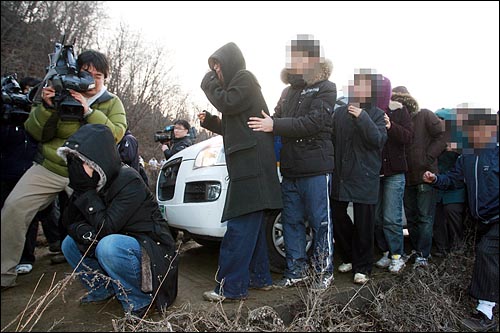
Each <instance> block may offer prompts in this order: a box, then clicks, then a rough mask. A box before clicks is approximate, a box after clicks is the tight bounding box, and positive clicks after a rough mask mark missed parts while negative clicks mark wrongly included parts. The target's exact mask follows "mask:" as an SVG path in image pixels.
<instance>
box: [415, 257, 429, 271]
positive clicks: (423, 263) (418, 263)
mask: <svg viewBox="0 0 500 333" xmlns="http://www.w3.org/2000/svg"><path fill="white" fill-rule="evenodd" d="M427 266H429V261H428V260H427V258H424V257H417V258H416V259H415V263H414V264H413V268H419V267H423V268H425V267H427Z"/></svg>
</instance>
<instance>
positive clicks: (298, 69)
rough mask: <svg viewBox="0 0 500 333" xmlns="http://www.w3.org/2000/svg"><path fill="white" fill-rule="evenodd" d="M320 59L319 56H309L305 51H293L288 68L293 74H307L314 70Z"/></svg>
mask: <svg viewBox="0 0 500 333" xmlns="http://www.w3.org/2000/svg"><path fill="white" fill-rule="evenodd" d="M319 61H320V58H319V57H309V56H308V55H307V52H305V51H292V52H291V57H290V62H289V63H288V64H287V68H289V71H290V73H292V74H307V73H310V72H311V71H313V70H314V67H315V66H316V64H318V63H319Z"/></svg>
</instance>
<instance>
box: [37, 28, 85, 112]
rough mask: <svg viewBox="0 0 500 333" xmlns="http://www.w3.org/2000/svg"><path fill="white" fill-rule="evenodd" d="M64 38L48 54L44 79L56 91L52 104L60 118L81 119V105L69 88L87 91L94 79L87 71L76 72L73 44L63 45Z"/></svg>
mask: <svg viewBox="0 0 500 333" xmlns="http://www.w3.org/2000/svg"><path fill="white" fill-rule="evenodd" d="M64 39H65V36H63V40H62V42H61V43H58V42H56V45H55V51H54V53H52V54H49V59H50V65H49V68H48V72H47V74H46V76H45V79H44V81H51V83H52V86H53V87H54V89H55V91H56V94H55V96H54V106H55V108H56V110H57V112H58V113H59V117H60V118H61V120H81V119H83V105H82V104H81V103H80V102H78V101H77V100H75V99H74V98H73V97H72V96H71V94H70V92H69V89H72V90H76V91H78V92H84V91H88V90H90V89H92V88H94V87H95V81H94V78H93V77H92V75H91V74H90V73H89V72H86V71H80V72H78V68H77V64H76V59H75V55H74V51H73V45H72V44H71V45H64ZM73 43H74V42H73Z"/></svg>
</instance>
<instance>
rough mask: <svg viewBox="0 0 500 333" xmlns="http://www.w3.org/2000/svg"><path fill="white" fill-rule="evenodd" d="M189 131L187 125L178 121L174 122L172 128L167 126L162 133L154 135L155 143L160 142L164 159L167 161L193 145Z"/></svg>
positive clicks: (181, 120)
mask: <svg viewBox="0 0 500 333" xmlns="http://www.w3.org/2000/svg"><path fill="white" fill-rule="evenodd" d="M190 130H191V126H190V125H189V123H188V122H187V121H186V120H184V119H180V120H176V121H174V125H173V128H172V126H167V127H166V128H165V130H164V131H162V133H158V132H157V133H156V134H155V142H158V141H159V142H161V144H162V145H161V150H163V154H164V155H165V159H167V160H168V159H169V158H170V157H171V156H173V155H175V154H176V153H178V152H180V151H181V150H183V149H185V148H187V147H189V146H191V145H192V144H193V142H192V141H191V138H190V135H189V133H190Z"/></svg>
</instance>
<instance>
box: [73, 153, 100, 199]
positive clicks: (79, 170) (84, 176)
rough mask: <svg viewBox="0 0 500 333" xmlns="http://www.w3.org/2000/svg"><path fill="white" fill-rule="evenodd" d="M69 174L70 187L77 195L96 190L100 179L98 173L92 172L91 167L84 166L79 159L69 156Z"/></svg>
mask: <svg viewBox="0 0 500 333" xmlns="http://www.w3.org/2000/svg"><path fill="white" fill-rule="evenodd" d="M85 169H87V170H88V171H89V172H87V171H86V170H85ZM68 174H69V187H71V188H72V189H73V190H74V191H75V192H76V193H83V192H86V191H89V190H95V189H96V188H97V184H98V182H99V179H100V177H99V174H98V173H97V172H95V171H94V170H92V169H91V168H90V167H89V166H86V165H85V166H84V162H83V161H82V160H80V159H79V158H78V157H74V156H71V155H68Z"/></svg>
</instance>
